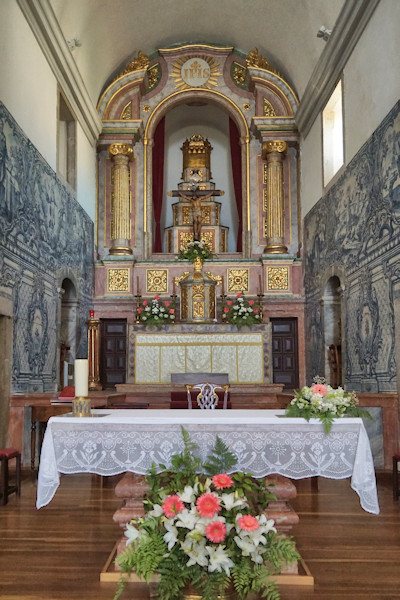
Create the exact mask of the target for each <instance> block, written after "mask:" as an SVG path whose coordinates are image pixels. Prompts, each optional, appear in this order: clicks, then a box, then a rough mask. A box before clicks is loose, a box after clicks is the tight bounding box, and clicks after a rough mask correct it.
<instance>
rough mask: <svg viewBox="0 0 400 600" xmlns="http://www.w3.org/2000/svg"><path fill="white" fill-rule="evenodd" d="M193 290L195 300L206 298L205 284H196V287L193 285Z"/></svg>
mask: <svg viewBox="0 0 400 600" xmlns="http://www.w3.org/2000/svg"><path fill="white" fill-rule="evenodd" d="M192 289H193V298H197V299H200V300H202V299H204V298H205V297H206V296H205V291H204V285H203V284H195V285H193V288H192Z"/></svg>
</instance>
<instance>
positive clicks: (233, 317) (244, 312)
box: [222, 292, 262, 327]
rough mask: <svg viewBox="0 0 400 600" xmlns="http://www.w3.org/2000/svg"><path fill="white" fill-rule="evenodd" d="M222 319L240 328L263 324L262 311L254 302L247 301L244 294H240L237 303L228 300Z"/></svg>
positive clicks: (223, 309)
mask: <svg viewBox="0 0 400 600" xmlns="http://www.w3.org/2000/svg"><path fill="white" fill-rule="evenodd" d="M222 319H223V321H225V322H227V323H233V324H234V325H237V326H238V327H241V326H242V325H253V324H254V323H261V322H262V309H261V306H260V305H259V304H256V303H255V301H254V300H247V299H246V298H245V297H244V294H243V293H242V292H239V293H238V294H237V296H236V300H235V301H233V300H229V299H228V300H227V301H226V302H225V304H224V305H223V307H222Z"/></svg>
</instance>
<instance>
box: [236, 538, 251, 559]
mask: <svg viewBox="0 0 400 600" xmlns="http://www.w3.org/2000/svg"><path fill="white" fill-rule="evenodd" d="M233 539H234V540H235V542H236V545H237V546H238V547H239V548H240V549H241V551H242V554H243V556H250V554H251V553H252V552H254V550H255V549H256V547H255V545H254V544H253V542H252V540H251V539H250V538H248V537H247V536H246V537H245V538H242V537H239V536H238V535H235V537H234V538H233Z"/></svg>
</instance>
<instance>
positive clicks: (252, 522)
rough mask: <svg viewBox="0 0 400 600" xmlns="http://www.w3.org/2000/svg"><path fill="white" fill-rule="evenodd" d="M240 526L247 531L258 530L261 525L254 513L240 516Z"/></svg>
mask: <svg viewBox="0 0 400 600" xmlns="http://www.w3.org/2000/svg"><path fill="white" fill-rule="evenodd" d="M238 523H239V527H240V528H241V529H244V530H245V531H256V529H258V528H259V527H260V525H259V524H258V521H257V519H256V518H255V517H253V516H252V515H243V516H242V517H239V518H238Z"/></svg>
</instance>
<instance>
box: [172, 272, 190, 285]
mask: <svg viewBox="0 0 400 600" xmlns="http://www.w3.org/2000/svg"><path fill="white" fill-rule="evenodd" d="M188 275H189V271H184V272H183V273H182V275H179V276H178V275H177V276H176V277H174V282H175V285H179V283H180V282H181V281H182V280H183V279H186V277H187V276H188Z"/></svg>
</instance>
